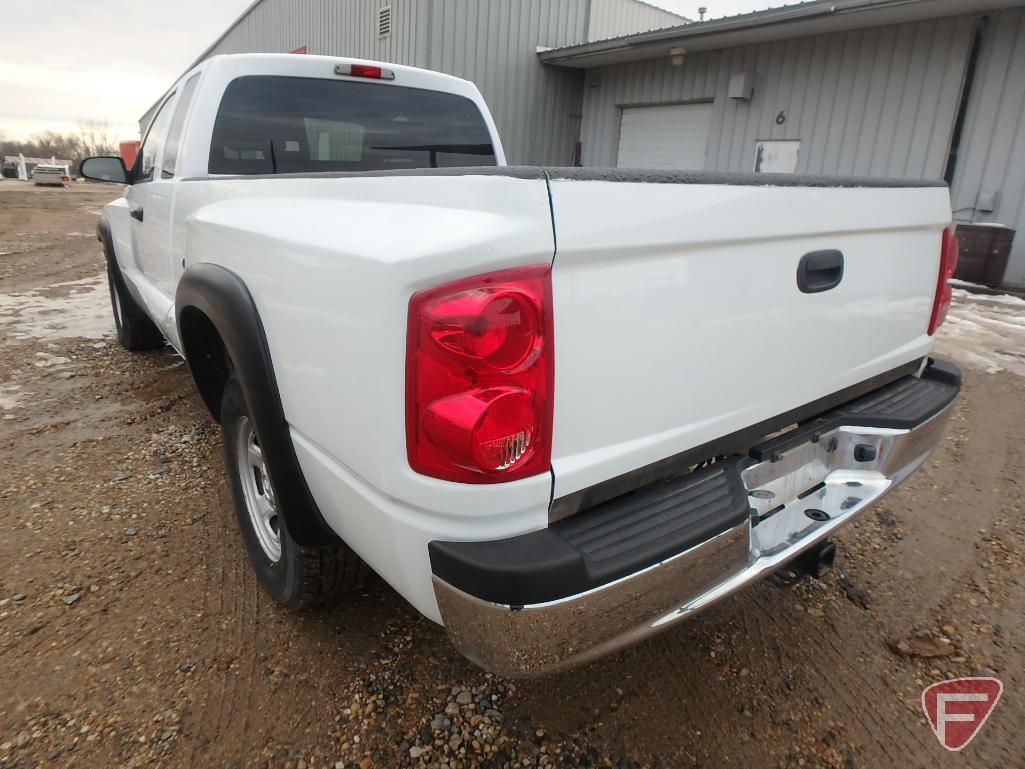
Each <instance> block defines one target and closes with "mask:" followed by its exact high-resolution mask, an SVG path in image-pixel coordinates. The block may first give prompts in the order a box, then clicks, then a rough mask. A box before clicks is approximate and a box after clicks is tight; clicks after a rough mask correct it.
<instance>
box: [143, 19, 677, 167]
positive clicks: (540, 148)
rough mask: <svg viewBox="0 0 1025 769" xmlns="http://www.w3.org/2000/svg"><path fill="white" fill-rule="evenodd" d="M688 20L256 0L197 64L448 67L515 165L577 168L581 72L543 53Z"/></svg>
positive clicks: (446, 70) (443, 69)
mask: <svg viewBox="0 0 1025 769" xmlns="http://www.w3.org/2000/svg"><path fill="white" fill-rule="evenodd" d="M686 21H687V19H685V18H684V17H682V16H679V15H677V14H674V13H670V12H669V11H664V10H662V9H661V8H656V7H655V6H653V5H650V4H648V3H645V2H641V1H640V0H257V2H254V3H253V5H251V6H250V7H249V8H248V9H247V10H246V11H245V12H244V13H243V14H242V15H241V16H240V17H239V18H238V20H236V21H235V23H234V24H232V26H231V27H230V28H229V29H228V30H227V31H226V32H225V33H224V34H223V35H221V37H220V38H218V39H217V40H216V41H215V42H214V44H213V45H211V46H210V47H209V48H208V49H207V50H206V51H204V52H203V54H202V55H201V56H200V57H199V59H197V61H196V62H195V63H198V62H199V61H202V60H203V59H206V58H208V57H210V56H215V55H217V54H221V53H253V52H265V53H267V52H288V51H295V50H297V49H305V50H304V51H303V52H304V53H310V54H326V55H333V56H351V57H356V58H365V59H372V60H377V61H390V62H394V63H396V64H407V65H410V66H414V67H423V68H425V69H433V70H436V71H439V72H445V73H447V74H450V75H455V76H457V77H462V78H465V79H467V80H472V81H473V82H475V83H476V84H477V87H478V88H479V89H480V91H481V93H482V94H483V95H484V98H485V100H486V101H487V103H488V106H489V108H490V109H491V113H492V115H493V117H494V118H495V124H496V125H497V126H498V130H499V134H500V136H501V137H502V144H503V146H504V147H505V153H506V157H507V158H508V160H509V162H510V163H516V164H535V165H540V164H548V165H572V164H573V163H574V161H575V159H576V158H575V155H574V152H575V146H576V141H577V136H578V134H579V132H580V99H581V93H582V89H581V83H582V76H581V73H580V72H579V71H577V70H575V69H566V68H557V67H546V66H545V65H543V64H541V62H540V61H538V57H537V54H538V51H539V50H547V49H549V48H558V47H562V46H567V45H574V44H577V43H583V42H586V41H589V40H598V39H600V38H604V37H611V36H614V35H625V34H629V33H634V32H640V31H644V30H651V29H655V28H659V27H668V26H672V25H678V24H681V23H683V22H686ZM155 108H156V105H154V106H153V107H152V108H151V109H150V111H149V112H147V113H146V114H145V115H144V116H143V117H142V118H141V121H140V123H141V125H148V123H149V119H150V117H151V116H152V113H153V112H154V111H155Z"/></svg>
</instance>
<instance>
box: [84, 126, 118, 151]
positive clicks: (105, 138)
mask: <svg viewBox="0 0 1025 769" xmlns="http://www.w3.org/2000/svg"><path fill="white" fill-rule="evenodd" d="M78 145H79V146H78V157H83V158H85V157H89V156H90V155H116V154H117V149H118V141H117V134H116V133H115V131H114V129H113V128H112V127H111V125H110V123H106V122H104V121H101V120H82V121H79V123H78Z"/></svg>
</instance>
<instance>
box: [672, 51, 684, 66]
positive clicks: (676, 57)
mask: <svg viewBox="0 0 1025 769" xmlns="http://www.w3.org/2000/svg"><path fill="white" fill-rule="evenodd" d="M686 56H687V52H686V51H685V50H684V49H683V48H680V47H676V48H670V49H669V61H671V62H672V63H673V66H674V67H682V66H683V60H684V58H686Z"/></svg>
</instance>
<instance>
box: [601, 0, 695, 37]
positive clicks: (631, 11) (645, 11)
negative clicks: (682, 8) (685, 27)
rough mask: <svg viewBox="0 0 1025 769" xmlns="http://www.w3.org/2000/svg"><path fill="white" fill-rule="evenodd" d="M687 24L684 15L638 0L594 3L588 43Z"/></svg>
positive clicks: (612, 0)
mask: <svg viewBox="0 0 1025 769" xmlns="http://www.w3.org/2000/svg"><path fill="white" fill-rule="evenodd" d="M686 21H687V19H685V18H684V17H682V16H678V15H677V14H675V13H671V12H669V11H665V10H662V9H661V8H656V7H655V6H653V5H649V4H648V3H643V2H638V1H637V0H591V10H590V15H589V16H588V19H587V40H588V41H592V40H607V39H609V38H612V37H619V36H620V35H632V34H634V33H635V32H648V31H650V30H652V29H664V28H665V27H675V26H678V25H680V24H684V23H686ZM581 42H583V41H581Z"/></svg>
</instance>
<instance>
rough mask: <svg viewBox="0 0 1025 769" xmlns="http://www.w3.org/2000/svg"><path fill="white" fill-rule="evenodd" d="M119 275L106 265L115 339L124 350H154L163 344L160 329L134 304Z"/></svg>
mask: <svg viewBox="0 0 1025 769" xmlns="http://www.w3.org/2000/svg"><path fill="white" fill-rule="evenodd" d="M122 280H123V279H122V278H121V276H120V275H115V274H114V272H113V270H112V269H111V268H110V267H109V266H108V267H107V286H108V287H109V288H110V308H111V310H112V312H113V313H114V328H116V329H117V341H118V343H119V344H120V345H121V346H122V347H124V348H125V349H126V350H131V351H133V352H137V351H139V350H155V349H156V348H158V347H163V345H164V335H163V334H161V333H160V329H159V328H157V327H156V324H155V323H153V321H151V320H150V319H149V316H148V315H146V313H145V312H143V310H142V308H141V307H139V305H138V304H136V302H135V299H133V298H132V295H131V294H129V293H128V290H127V289H126V288H125V287H124V285H123V284H122Z"/></svg>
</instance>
